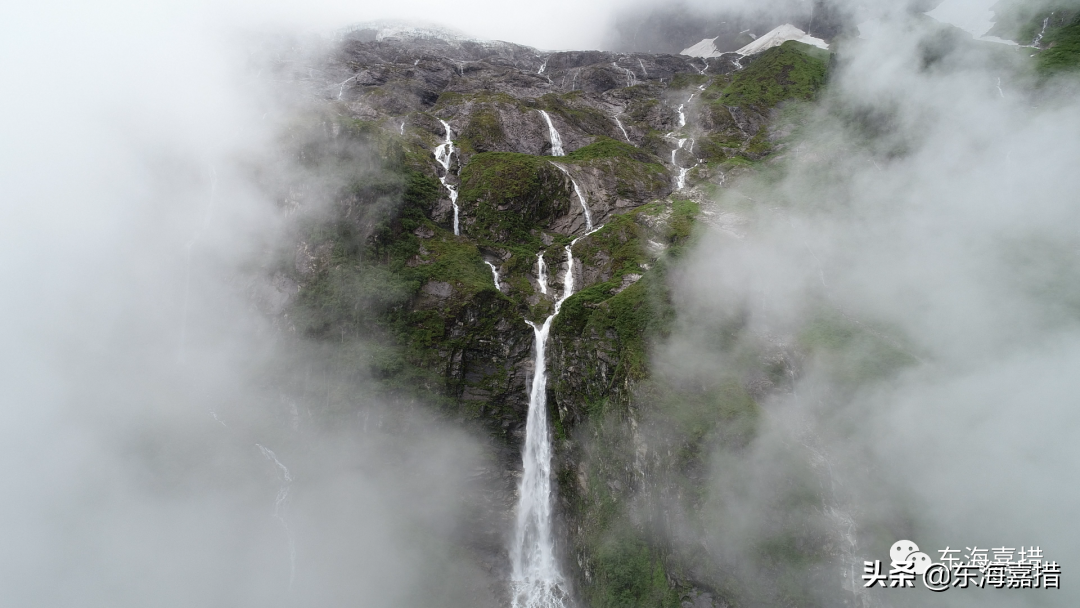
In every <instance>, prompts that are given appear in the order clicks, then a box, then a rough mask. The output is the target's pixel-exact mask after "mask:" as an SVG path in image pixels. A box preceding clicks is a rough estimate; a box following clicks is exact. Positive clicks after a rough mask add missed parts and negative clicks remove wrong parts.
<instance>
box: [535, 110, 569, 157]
mask: <svg viewBox="0 0 1080 608" xmlns="http://www.w3.org/2000/svg"><path fill="white" fill-rule="evenodd" d="M540 114H541V115H542V116H543V117H544V121H545V122H547V126H548V137H549V138H550V139H551V155H552V156H566V153H565V152H563V149H562V138H561V137H559V132H558V131H556V130H555V125H554V124H553V123H552V122H551V117H550V116H548V113H547V112H545V111H543V110H540Z"/></svg>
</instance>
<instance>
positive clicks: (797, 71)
mask: <svg viewBox="0 0 1080 608" xmlns="http://www.w3.org/2000/svg"><path fill="white" fill-rule="evenodd" d="M828 57H829V53H828V51H823V50H821V49H818V48H817V47H813V46H810V45H807V44H802V43H800V42H795V41H791V40H789V41H788V42H785V43H784V44H782V45H780V46H778V47H774V48H771V49H769V50H767V51H765V52H764V53H762V54H761V55H760V56H759V57H758V58H757V59H754V61H753V62H752V63H751V64H750V65H748V66H747V67H746V68H745V69H744V70H742V71H740V72H737V73H736V74H735V75H734V76H733V77H732V79H731V83H730V84H728V85H727V86H726V87H725V88H724V89H723V91H722V92H721V94H720V95H719V99H718V100H719V102H720V103H721V104H723V105H726V106H746V107H752V108H755V109H757V110H758V111H764V110H768V109H770V108H772V107H775V106H776V105H777V104H779V103H780V102H782V101H785V100H788V99H803V100H810V99H813V98H814V97H815V96H816V95H817V92H818V90H819V89H820V88H821V87H822V85H824V84H825V75H826V72H827V71H828V65H829V59H828Z"/></svg>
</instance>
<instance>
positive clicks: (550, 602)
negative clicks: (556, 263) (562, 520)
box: [510, 237, 581, 608]
mask: <svg viewBox="0 0 1080 608" xmlns="http://www.w3.org/2000/svg"><path fill="white" fill-rule="evenodd" d="M580 238H581V237H578V239H580ZM578 239H574V241H573V242H572V243H570V244H569V245H567V246H566V248H565V249H566V274H565V275H563V291H562V295H561V296H560V297H559V299H558V300H556V301H555V310H554V312H552V313H551V316H550V317H548V318H547V319H545V320H544V323H543V325H536V324H535V323H533V322H531V321H529V322H528V323H529V325H531V326H532V328H533V332H534V334H535V339H536V361H535V364H534V367H533V381H532V388H531V389H530V391H529V414H528V417H527V419H526V422H525V449H524V453H523V455H522V464H523V465H524V466H523V471H522V476H521V485H520V486H519V492H518V508H517V527H516V530H515V535H514V546H513V547H512V548H511V554H510V558H511V561H512V566H513V583H512V584H513V590H512V592H513V599H512V603H511V605H512V606H513V608H564V607H565V606H566V605H567V599H568V594H567V591H566V587H565V584H564V582H563V575H562V572H560V570H559V565H558V563H557V561H556V558H555V539H554V538H553V537H552V533H551V526H552V496H551V437H550V433H549V432H548V419H547V367H546V361H545V359H544V347H545V346H546V344H547V339H548V331H549V330H550V329H551V322H552V321H553V320H554V319H555V316H556V315H558V314H559V309H560V308H562V304H563V302H565V301H566V299H567V298H569V297H570V296H571V295H573V293H574V254H573V251H572V247H573V246H574V243H577V241H578Z"/></svg>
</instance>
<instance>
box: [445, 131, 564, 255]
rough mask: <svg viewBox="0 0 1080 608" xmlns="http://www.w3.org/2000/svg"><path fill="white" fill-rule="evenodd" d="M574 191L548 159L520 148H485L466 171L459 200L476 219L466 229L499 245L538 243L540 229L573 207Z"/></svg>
mask: <svg viewBox="0 0 1080 608" xmlns="http://www.w3.org/2000/svg"><path fill="white" fill-rule="evenodd" d="M571 196H572V191H571V189H570V186H569V183H568V181H567V180H566V178H565V177H564V176H563V174H562V172H561V171H559V169H558V168H556V167H554V166H552V165H551V163H550V162H549V161H548V160H547V159H546V158H542V157H538V156H531V155H528V154H518V153H514V152H485V153H482V154H477V155H476V156H473V157H472V158H471V159H470V160H469V164H468V165H466V166H465V168H464V169H462V171H461V195H460V198H459V201H458V204H459V205H460V206H461V208H462V210H463V212H464V213H465V214H466V215H467V216H468V217H469V218H470V220H469V223H467V224H466V227H465V229H464V230H463V232H465V233H467V234H468V235H469V236H472V237H474V238H478V239H481V240H484V241H489V242H494V243H515V244H521V243H529V242H537V241H538V239H539V233H538V232H537V231H536V230H535V228H536V226H537V225H539V224H544V223H546V222H548V221H550V220H552V219H554V218H556V217H558V216H559V215H563V214H565V213H567V212H568V211H569V205H570V197H571Z"/></svg>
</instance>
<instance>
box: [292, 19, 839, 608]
mask: <svg viewBox="0 0 1080 608" xmlns="http://www.w3.org/2000/svg"><path fill="white" fill-rule="evenodd" d="M792 53H794V54H795V55H792ZM804 57H805V59H804ZM743 64H744V67H743V69H742V70H736V66H735V64H734V63H733V62H732V61H731V59H730V58H724V57H721V58H717V59H714V60H712V61H711V62H710V63H707V64H706V63H705V62H703V61H702V60H700V59H690V58H685V57H678V56H672V55H657V56H653V55H645V54H630V55H624V54H614V53H602V52H565V53H550V54H547V53H541V52H539V51H536V50H534V49H528V48H526V47H520V46H516V45H509V44H505V43H473V42H468V41H447V40H437V39H435V40H430V39H424V40H405V39H397V40H395V39H383V40H377V41H370V40H369V41H364V40H363V39H362V37H361V38H360V39H356V38H354V39H350V40H346V41H345V42H343V43H342V45H341V47H340V48H339V49H338V52H337V53H336V55H334V56H333V57H332V58H331V59H330V60H329V61H328V65H324V66H322V67H324V68H326V69H325V70H323V71H322V73H323V74H325V75H326V76H325V79H326V80H325V82H322V83H316V84H315V85H311V86H312V88H314V89H316V90H318V91H322V96H323V97H324V98H325V104H324V106H325V108H324V111H325V112H326V114H327V116H325V117H323V118H321V119H320V122H319V124H318V126H317V128H313V133H315V134H314V135H311V141H307V142H306V143H304V144H303V146H302V148H303V150H304V151H305V152H304V154H306V155H307V157H308V158H311V159H312V161H311V163H310V164H311V167H312V168H311V171H312V175H314V176H317V177H318V178H319V179H321V180H325V179H326V176H327V175H330V174H332V175H333V176H335V177H334V180H335V181H334V182H333V183H334V184H335V185H334V187H332V188H324V189H323V190H322V191H321V192H322V193H323V194H326V195H327V196H329V197H330V198H331V199H332V201H333V204H332V205H331V206H330V208H331V211H330V213H329V219H327V217H328V215H327V214H326V213H320V214H314V215H313V217H314V218H315V219H312V220H311V221H310V222H308V224H307V225H305V226H306V227H305V228H304V230H302V231H301V234H300V235H298V238H297V241H296V243H297V244H296V249H295V251H294V253H293V256H292V259H291V260H290V262H289V263H288V264H284V265H283V267H282V268H281V269H280V270H279V275H280V276H279V280H278V281H277V282H278V283H280V284H282V285H287V286H288V288H289V289H292V288H293V286H295V289H296V291H297V293H296V294H295V295H283V296H282V297H281V298H279V299H280V300H282V301H281V302H277V303H275V304H274V308H275V309H276V310H283V311H286V312H285V313H283V318H284V317H287V321H286V322H287V323H289V324H291V327H293V328H294V329H295V330H296V331H297V332H298V333H301V334H303V335H305V336H307V337H309V338H310V339H312V340H321V341H333V340H338V341H340V342H341V343H349V340H356V341H357V342H358V344H363V345H364V347H363V348H360V347H357V349H356V352H358V353H360V354H358V355H356V356H355V357H352V358H349V359H348V360H347V361H346V362H345V363H344V365H351V366H355V367H357V368H363V369H364V370H365V371H366V373H369V374H370V375H371V376H372V377H373V378H374V379H375V380H376V381H377V385H378V386H380V387H381V390H384V391H385V393H386V394H390V395H394V396H395V397H396V398H401V399H409V400H420V401H424V402H430V403H434V404H436V405H437V406H438V407H439V408H440V411H442V412H443V413H444V414H445V415H446V416H447V417H448V418H451V419H454V420H457V421H461V422H463V423H465V424H468V425H473V426H476V427H478V428H481V429H483V430H484V431H485V433H486V434H487V436H488V437H490V438H491V440H492V451H493V452H494V453H495V454H496V455H497V462H498V465H499V467H500V468H499V470H497V471H494V470H493V471H487V472H485V473H484V475H485V476H487V477H490V478H492V479H493V482H492V485H493V487H497V488H501V490H500V492H501V493H500V494H498V495H497V496H490V497H487V498H485V499H484V506H482V509H481V507H479V506H478V507H477V508H478V509H481V510H482V511H483V512H484V513H485V516H484V517H485V518H487V519H488V520H490V521H495V522H501V524H500V525H497V526H495V527H496V528H499V529H498V530H497V531H492V530H491V529H484V530H482V531H481V530H479V528H482V527H483V526H482V525H480V524H479V523H478V524H477V527H478V531H477V532H475V534H473V535H472V536H471V537H470V539H469V540H467V541H466V542H465V544H466V545H468V546H470V547H472V548H473V550H474V551H475V552H476V555H477V557H476V559H477V560H478V561H479V562H481V563H483V564H485V566H484V567H485V568H486V569H487V570H488V571H489V572H490V573H491V576H492V577H493V580H498V581H501V582H505V577H506V572H505V570H502V569H500V568H503V567H504V566H505V564H506V563H507V559H508V558H507V556H506V554H505V546H506V544H505V542H504V540H505V539H504V538H503V536H502V535H503V534H505V533H506V532H507V531H508V530H509V525H508V522H509V521H510V510H511V509H512V506H513V504H514V500H515V499H514V492H515V475H516V474H517V472H518V471H519V469H520V467H521V462H520V449H521V444H522V441H523V437H524V425H525V419H526V413H527V408H528V389H529V386H528V384H529V382H530V379H531V377H532V366H533V361H532V356H533V339H534V337H533V330H532V328H530V327H529V325H528V324H527V323H526V321H533V322H540V321H543V319H544V318H546V317H547V315H549V314H551V312H552V309H553V305H554V302H555V300H556V298H558V297H559V296H560V295H561V294H560V290H561V281H562V277H563V276H564V273H565V272H566V271H567V266H566V259H567V258H566V254H565V250H564V248H565V247H566V246H567V245H569V244H570V243H571V242H574V239H578V240H577V241H576V244H575V245H574V249H573V251H574V265H573V268H572V269H571V271H572V272H573V277H574V283H575V285H574V287H575V295H574V296H573V297H571V298H569V299H567V300H566V301H565V302H564V304H563V308H562V312H561V313H560V314H559V316H558V317H557V318H556V319H555V321H554V323H553V325H552V329H551V337H550V341H549V354H548V358H547V365H548V370H549V385H548V391H549V404H550V406H551V407H550V414H551V422H552V427H553V428H554V432H555V436H556V440H557V441H556V461H555V463H554V470H555V471H556V472H557V476H558V484H557V492H558V494H559V501H558V505H559V511H560V519H559V522H560V524H559V530H560V531H561V535H562V536H561V538H562V539H563V540H564V541H565V542H563V543H561V546H564V547H566V548H567V551H566V555H564V557H565V558H566V559H565V566H566V568H567V571H568V573H569V575H570V576H571V578H572V580H573V581H574V582H575V589H576V592H575V593H577V594H578V595H580V598H581V599H582V601H583V603H585V604H591V605H605V606H606V605H612V604H611V602H612V601H614V600H612V599H611V598H614V597H622V596H623V595H625V594H626V593H629V594H630V596H633V598H634V602H635V603H637V604H641V605H656V604H661V605H678V604H679V602H685V601H689V602H691V603H693V604H694V605H697V604H701V605H706V604H707V603H708V602H712V604H709V605H722V604H721V603H720V602H721V600H719V599H715V598H716V596H715V595H713V594H712V591H711V589H712V587H710V585H714V583H712V582H707V581H706V582H703V581H705V579H704V578H702V577H698V576H697V575H695V574H693V572H692V571H691V570H688V569H686V568H685V565H686V564H685V560H683V561H680V559H681V558H680V559H676V558H675V557H673V556H672V555H671V553H670V552H669V551H666V550H665V549H664V548H663V547H662V546H660V545H657V544H656V542H655V539H654V538H652V537H651V536H650V535H649V534H647V533H646V532H645V531H644V530H645V528H643V527H642V526H640V525H636V524H633V523H632V522H631V521H630V520H629V519H628V518H627V516H626V513H627V509H628V504H629V501H631V500H638V499H640V500H646V501H649V500H659V498H657V497H656V496H654V495H653V494H650V493H654V494H655V493H658V492H659V493H663V492H666V491H667V490H664V489H663V487H662V486H661V485H659V484H658V483H657V479H659V478H661V477H662V476H665V475H669V474H671V475H673V476H674V477H675V478H679V479H683V478H686V475H692V474H693V470H694V466H698V465H695V464H693V462H694V461H693V458H692V457H689V456H685V446H684V445H680V446H677V447H673V446H672V445H671V444H670V442H669V443H665V441H668V440H666V439H663V438H656V437H646V436H642V435H641V434H640V433H638V431H637V427H636V424H637V421H638V420H639V418H641V417H642V416H645V415H653V414H644V413H642V412H641V411H639V409H638V405H637V404H638V403H639V401H640V399H641V395H642V394H648V393H649V391H658V392H659V389H657V388H656V386H655V385H654V384H653V380H652V379H651V376H650V368H649V352H648V345H649V342H650V340H653V339H655V338H658V337H662V336H663V335H664V333H665V332H666V331H667V328H668V325H669V323H670V320H671V315H672V312H671V306H670V304H669V302H668V289H667V284H666V272H667V268H668V266H669V265H670V264H672V263H674V261H675V260H677V258H678V255H679V251H680V250H681V248H682V247H684V246H685V245H686V244H687V243H689V242H690V239H691V238H692V234H693V226H694V222H695V221H696V219H697V218H698V217H699V214H700V213H701V212H702V208H701V205H700V201H701V200H702V195H701V192H702V191H709V190H715V189H717V188H720V187H722V186H723V184H724V183H725V179H726V176H727V175H728V174H732V175H733V174H735V173H737V172H738V171H740V170H746V169H744V168H745V167H747V166H752V165H753V164H754V163H755V161H756V160H757V159H760V158H763V157H765V156H767V155H768V154H769V152H770V150H772V149H773V146H774V144H776V143H777V142H774V141H773V139H772V138H770V136H769V133H770V132H769V130H768V129H766V128H765V126H766V125H767V124H768V123H769V121H770V118H771V117H772V116H773V114H774V109H775V107H776V106H777V104H779V103H780V102H782V101H785V100H787V99H807V98H808V97H809V96H810V95H812V92H813V90H814V87H816V86H820V83H821V82H822V81H823V78H824V74H825V66H826V63H825V61H824V60H823V59H822V58H821V57H820V56H818V55H812V54H807V52H806V50H805V49H801V48H799V47H794V46H792V45H790V44H789V45H785V46H784V47H781V48H776V49H772V50H770V51H768V52H767V53H763V54H762V55H761V56H760V57H758V58H756V59H754V60H753V61H751V60H749V59H746V60H744V61H743ZM758 66H760V67H758ZM680 107H681V110H680ZM541 110H543V111H544V112H546V113H547V114H548V116H549V117H550V118H551V121H552V124H553V126H554V127H555V129H556V130H557V131H558V134H559V137H560V139H561V141H562V147H563V150H564V151H565V155H563V156H550V154H551V152H552V150H553V146H552V138H553V136H552V134H551V133H550V132H549V129H548V126H547V123H546V121H545V120H544V118H543V116H542V114H541ZM680 112H681V118H680ZM442 121H446V123H447V124H448V125H449V127H450V131H451V136H452V140H453V141H454V152H453V154H452V156H451V157H450V160H449V167H448V169H446V170H444V169H443V167H442V166H441V165H440V164H439V163H437V162H436V161H435V158H434V156H433V153H432V151H433V150H434V148H435V147H436V146H438V145H440V144H442V143H443V142H444V141H445V138H446V130H445V128H444V126H443V123H442ZM357 150H360V151H363V154H360V153H359V152H356V151H357ZM361 165H362V166H363V167H365V170H363V171H359V170H358V169H357V167H358V166H361ZM331 167H333V171H331V170H330V169H329V168H331ZM680 174H682V175H683V178H684V179H686V180H687V184H686V185H687V187H686V188H684V189H682V190H678V189H677V177H678V176H679V175H680ZM309 177H310V176H309ZM440 178H441V179H442V180H443V181H444V182H445V184H446V186H449V187H452V188H455V189H456V191H457V192H458V194H459V196H458V198H457V206H458V211H459V218H460V228H461V230H460V231H461V234H460V235H458V236H456V235H454V234H453V230H452V222H453V205H452V203H451V199H450V193H449V190H448V188H447V187H446V186H444V184H443V183H440V181H439V179H440ZM575 183H576V184H577V188H575V187H574V184H575ZM286 190H288V191H289V192H290V194H289V195H288V196H283V199H288V200H290V201H292V200H293V199H292V198H290V197H294V194H293V193H301V194H299V195H295V198H296V200H295V201H293V202H290V203H289V204H296V205H298V206H299V207H303V206H304V205H305V204H306V203H305V201H309V202H310V199H314V198H315V197H317V196H318V195H319V192H317V191H315V190H314V189H312V188H310V187H309V181H304V180H299V182H298V183H296V184H290V185H289V187H288V188H286ZM578 192H580V193H581V195H580V197H579V195H578ZM582 199H583V200H582ZM583 203H584V205H585V207H587V208H588V210H589V214H590V216H591V220H592V226H593V228H594V230H593V232H591V233H589V234H586V231H587V224H588V222H587V221H586V217H585V208H583ZM541 256H543V262H544V267H545V270H544V272H543V273H541V266H540V260H541ZM489 264H490V266H489ZM493 270H494V273H497V275H498V278H497V279H496V276H495V274H494V273H493ZM743 380H745V379H742V378H734V379H726V380H725V381H727V382H728V383H727V384H722V385H720V384H718V387H707V388H703V389H702V395H694V396H692V398H693V399H698V400H699V401H702V402H703V403H706V404H707V406H706V405H703V406H702V411H703V412H705V413H704V414H702V417H708V416H713V415H714V414H715V412H716V411H725V412H726V411H732V412H736V414H732V416H734V417H735V418H737V419H739V420H743V418H745V417H752V412H753V407H754V401H753V399H752V398H750V397H748V396H747V395H748V394H749V393H748V392H747V391H746V390H743V384H740V382H743ZM762 386H764V385H762ZM716 395H720V396H719V397H717V396H716ZM688 399H689V397H688ZM710 399H711V401H710ZM709 408H712V409H709ZM724 408H727V409H724ZM748 412H749V413H748ZM714 417H715V416H714ZM693 428H694V429H696V428H697V427H693ZM694 432H697V431H696V430H695V431H694ZM695 437H696V438H695V439H694V441H701V437H699V436H695ZM665 454H666V455H665ZM671 454H675V456H672V455H671ZM680 454H682V455H680ZM688 463H689V464H688ZM676 494H678V492H676ZM658 525H659V524H658ZM500 564H501V565H502V566H500ZM658 573H659V574H658ZM639 578H640V579H643V580H645V581H647V584H646V583H641V584H638V583H637V582H634V581H636V580H637V579H639ZM628 581H630V582H628ZM627 585H630V587H626V586H627ZM624 587H626V588H624ZM627 589H629V590H627ZM504 592H505V589H501V590H497V591H493V593H492V595H491V597H489V598H487V600H484V601H478V603H479V604H481V605H483V604H485V603H490V604H491V605H498V604H500V603H504V601H505V597H503V595H502V593H504ZM630 596H627V597H630ZM609 600H610V601H609ZM714 600H715V601H714Z"/></svg>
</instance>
